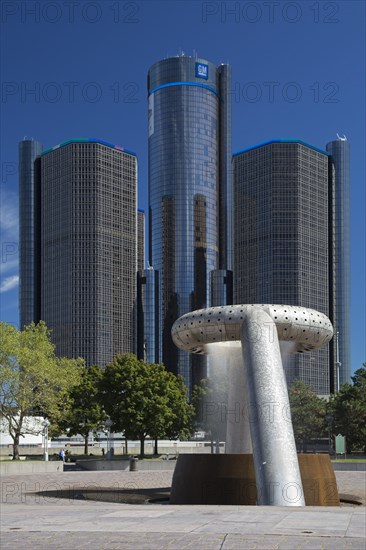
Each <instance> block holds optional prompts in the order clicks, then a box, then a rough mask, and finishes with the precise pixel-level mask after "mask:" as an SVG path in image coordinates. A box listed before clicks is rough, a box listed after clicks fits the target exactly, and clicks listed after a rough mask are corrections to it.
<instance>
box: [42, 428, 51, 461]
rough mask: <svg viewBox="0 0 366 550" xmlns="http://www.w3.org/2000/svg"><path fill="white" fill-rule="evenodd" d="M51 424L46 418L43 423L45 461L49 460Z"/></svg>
mask: <svg viewBox="0 0 366 550" xmlns="http://www.w3.org/2000/svg"><path fill="white" fill-rule="evenodd" d="M50 424H51V422H50V421H49V420H48V419H47V418H45V419H44V420H43V422H42V426H43V444H44V452H43V460H46V461H47V460H48V426H49V425H50Z"/></svg>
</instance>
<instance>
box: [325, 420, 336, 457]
mask: <svg viewBox="0 0 366 550" xmlns="http://www.w3.org/2000/svg"><path fill="white" fill-rule="evenodd" d="M333 419H334V417H333V415H332V414H331V413H328V414H326V415H325V420H326V422H327V424H328V447H329V451H328V452H329V454H330V455H331V454H333V446H332V426H333Z"/></svg>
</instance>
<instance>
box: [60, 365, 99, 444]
mask: <svg viewBox="0 0 366 550" xmlns="http://www.w3.org/2000/svg"><path fill="white" fill-rule="evenodd" d="M102 378H103V370H102V369H101V368H100V367H99V366H97V365H91V366H90V367H88V368H85V369H84V370H83V371H82V373H81V377H80V382H79V384H78V385H77V386H74V387H73V388H72V390H71V392H70V399H69V404H68V410H66V411H65V414H64V416H63V418H62V421H61V422H60V424H59V426H58V428H59V431H62V432H64V433H65V432H67V435H68V436H70V437H71V436H72V435H78V434H80V435H82V436H83V438H84V454H88V444H89V433H90V432H91V431H94V432H96V431H97V430H98V429H100V428H102V426H103V425H104V421H105V420H106V418H107V415H106V414H105V412H104V410H103V407H102V405H101V403H100V395H99V385H100V383H101V380H102Z"/></svg>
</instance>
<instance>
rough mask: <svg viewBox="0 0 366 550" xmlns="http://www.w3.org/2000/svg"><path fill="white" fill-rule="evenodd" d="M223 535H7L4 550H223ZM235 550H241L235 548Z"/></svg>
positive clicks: (2, 542) (4, 538) (85, 533)
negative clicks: (30, 549) (92, 549)
mask: <svg viewBox="0 0 366 550" xmlns="http://www.w3.org/2000/svg"><path fill="white" fill-rule="evenodd" d="M224 538H225V537H224V536H221V535H205V536H202V535H192V534H190V535H188V536H187V535H184V536H182V535H174V534H172V535H171V534H169V535H167V534H165V533H163V534H158V533H145V534H139V535H136V534H134V533H123V534H120V533H90V532H84V533H80V532H79V533H73V532H68V533H67V534H66V535H65V533H29V532H28V533H4V536H3V537H2V539H1V545H2V550H8V549H9V550H10V549H11V550H14V549H17V548H21V547H22V546H23V545H25V544H26V545H27V547H31V548H35V549H43V548H52V549H64V548H65V545H66V546H67V547H68V548H72V549H73V550H77V549H83V550H84V549H86V548H89V547H90V546H92V547H93V548H98V550H99V549H101V550H103V549H112V550H114V549H121V550H196V549H197V550H220V549H221V548H222V544H223V541H224ZM235 550H238V548H236V549H235Z"/></svg>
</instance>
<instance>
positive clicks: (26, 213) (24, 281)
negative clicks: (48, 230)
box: [19, 139, 42, 330]
mask: <svg viewBox="0 0 366 550" xmlns="http://www.w3.org/2000/svg"><path fill="white" fill-rule="evenodd" d="M41 151H42V145H41V143H39V142H38V141H35V140H33V139H32V140H28V139H27V140H23V141H21V142H20V143H19V244H20V246H19V254H20V258H19V280H20V288H19V318H20V329H21V330H22V329H23V327H24V325H28V324H29V323H31V322H32V321H34V320H35V318H36V316H37V314H36V308H37V300H36V297H35V288H36V280H37V271H36V264H35V246H36V242H35V231H36V216H37V208H36V201H37V196H36V188H35V169H36V165H35V160H36V158H37V157H38V156H39V155H40V153H41Z"/></svg>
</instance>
